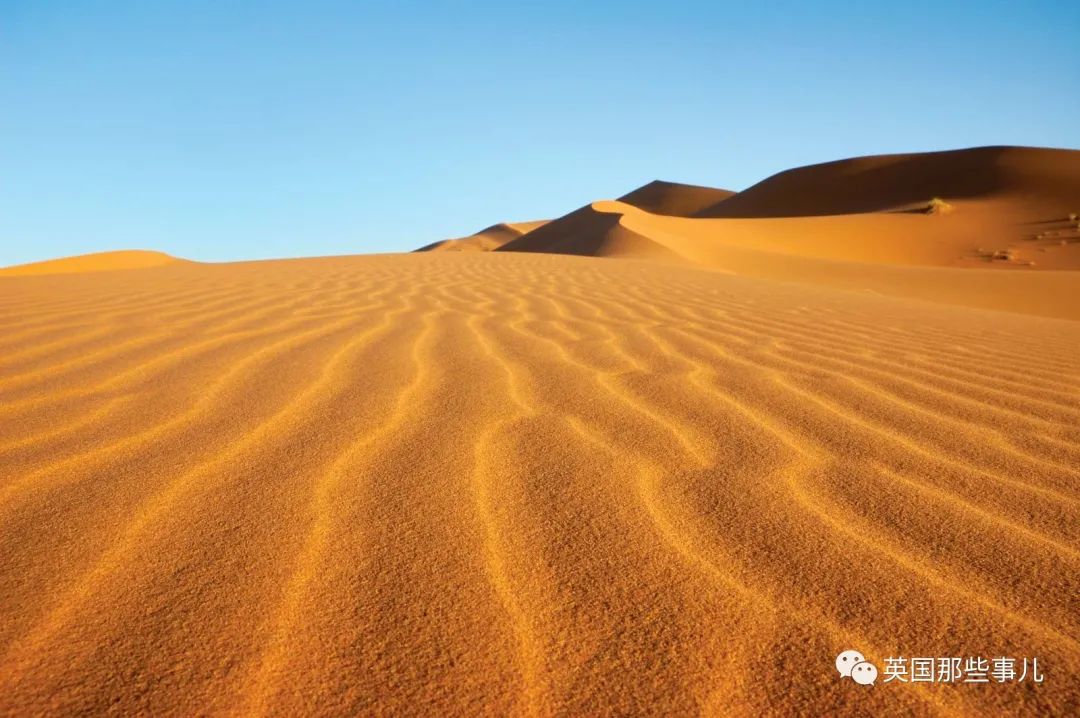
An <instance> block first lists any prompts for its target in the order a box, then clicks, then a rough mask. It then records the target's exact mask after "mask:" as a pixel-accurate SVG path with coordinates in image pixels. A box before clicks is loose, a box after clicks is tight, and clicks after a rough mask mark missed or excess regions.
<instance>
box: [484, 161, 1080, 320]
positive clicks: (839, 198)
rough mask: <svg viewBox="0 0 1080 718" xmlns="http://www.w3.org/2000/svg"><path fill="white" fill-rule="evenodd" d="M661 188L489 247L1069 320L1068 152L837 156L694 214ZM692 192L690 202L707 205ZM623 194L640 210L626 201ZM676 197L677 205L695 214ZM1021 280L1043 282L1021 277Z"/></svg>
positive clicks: (1075, 171)
mask: <svg viewBox="0 0 1080 718" xmlns="http://www.w3.org/2000/svg"><path fill="white" fill-rule="evenodd" d="M671 187H674V188H675V189H674V190H671V191H672V192H675V193H676V195H677V194H678V191H680V188H681V187H683V186H679V185H674V186H672V185H667V184H666V183H653V184H652V185H646V186H645V187H643V188H641V189H639V190H635V192H632V193H630V194H629V195H625V196H624V197H623V198H622V200H620V201H601V202H594V203H592V204H590V205H587V206H585V207H582V208H580V209H578V210H575V211H574V212H571V213H570V214H568V215H565V216H564V217H560V218H558V219H556V220H553V221H552V222H550V223H548V224H546V225H544V226H543V227H541V228H539V229H537V230H534V231H532V232H528V233H526V234H524V235H523V236H521V237H519V238H517V239H513V240H511V241H509V242H506V243H505V244H503V245H501V246H500V247H499V248H498V250H499V251H506V252H514V251H519V252H545V253H559V254H574V255H586V256H598V257H635V258H649V259H663V260H668V261H672V262H680V263H693V264H698V265H701V266H705V267H711V268H714V269H720V270H723V271H725V272H728V273H734V274H741V275H745V276H751V277H757V278H763V279H776V280H782V281H797V282H804V283H809V284H819V285H825V286H830V287H834V288H839V289H846V290H856V291H864V292H873V293H880V294H889V295H893V296H898V297H910V298H919V299H925V300H930V301H939V302H947V303H951V304H959V305H964V306H970V307H980V308H988V309H994V310H1010V311H1017V312H1024V313H1029V314H1038V315H1042V316H1049V317H1062V318H1080V283H1078V282H1077V281H1076V280H1075V276H1076V275H1075V274H1074V272H1075V271H1076V270H1080V223H1078V221H1077V215H1078V213H1080V152H1077V151H1073V150H1049V149H1033V148H1020V147H986V148H976V149H971V150H958V151H952V152H938V153H924V154H915V155H883V156H878V157H863V158H856V159H852V160H843V161H841V162H833V163H828V164H825V165H815V166H812V167H804V168H799V169H795V170H790V171H788V172H783V173H780V174H778V175H776V176H774V177H771V178H769V179H767V180H765V181H763V182H761V183H759V184H757V185H755V186H753V187H751V188H750V189H747V190H745V191H743V192H740V193H738V194H734V195H732V194H730V193H727V192H725V191H724V190H715V192H716V193H719V195H721V196H722V198H721V199H719V200H718V201H716V202H714V203H713V204H711V205H709V206H707V207H704V208H703V209H700V210H697V211H696V212H695V211H688V212H681V213H680V212H675V211H672V207H671V206H664V205H663V204H662V201H661V199H662V198H663V197H664V196H665V195H664V193H665V192H667V191H668V190H670V189H671ZM693 189H694V192H692V193H691V194H690V195H689V197H690V198H697V199H701V198H702V197H705V196H707V194H706V193H696V191H697V190H699V189H702V188H693ZM695 193H696V194H695ZM635 195H636V196H638V197H646V198H649V199H650V201H639V202H637V203H636V204H635V203H634V202H630V201H626V200H627V199H628V198H630V199H633V198H634V197H635ZM658 197H659V198H661V199H657V198H658ZM685 201H686V202H687V204H684V205H683V209H687V208H692V207H693V206H694V205H693V203H692V201H691V199H686V200H685ZM972 269H978V270H992V271H980V272H978V273H975V274H972V273H971V272H970V271H969V270H972ZM999 270H1000V271H999ZM1031 272H1039V273H1041V274H1043V275H1044V276H1042V277H1040V278H1038V279H1031V278H1029V277H1025V276H1022V275H1024V274H1028V273H1031Z"/></svg>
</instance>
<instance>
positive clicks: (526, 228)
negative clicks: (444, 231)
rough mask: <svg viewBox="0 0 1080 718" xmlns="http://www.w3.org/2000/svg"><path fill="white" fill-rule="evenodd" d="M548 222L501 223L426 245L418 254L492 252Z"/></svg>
mask: <svg viewBox="0 0 1080 718" xmlns="http://www.w3.org/2000/svg"><path fill="white" fill-rule="evenodd" d="M547 222H548V220H546V219H541V220H535V221H532V222H514V223H509V222H501V223H499V224H493V225H491V226H490V227H486V228H484V229H482V230H480V231H479V232H477V233H476V234H471V235H469V236H467V237H458V238H456V239H443V240H440V241H438V242H432V243H431V244H428V245H425V246H423V247H421V248H420V249H417V250H416V251H417V252H490V251H492V250H495V249H498V248H499V247H501V246H503V245H504V244H506V243H507V242H510V241H511V240H514V239H517V238H518V237H520V236H522V235H524V234H526V233H528V232H531V231H532V230H534V229H537V228H538V227H543V226H544V225H545V224H547Z"/></svg>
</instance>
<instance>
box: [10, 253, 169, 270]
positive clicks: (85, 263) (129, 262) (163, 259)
mask: <svg viewBox="0 0 1080 718" xmlns="http://www.w3.org/2000/svg"><path fill="white" fill-rule="evenodd" d="M182 261H184V260H181V259H177V258H176V257H171V256H169V255H168V254H165V253H164V252H150V251H146V250H140V249H129V250H122V251H118V252H97V253H95V254H82V255H79V256H77V257H63V258H61V259H47V260H45V261H44V262H31V263H29V264H17V265H15V266H13V267H0V277H23V276H28V275H32V274H72V273H76V272H110V271H114V270H117V269H144V268H146V267H160V266H162V265H165V264H173V263H174V262H182Z"/></svg>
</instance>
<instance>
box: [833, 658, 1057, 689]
mask: <svg viewBox="0 0 1080 718" xmlns="http://www.w3.org/2000/svg"><path fill="white" fill-rule="evenodd" d="M836 670H837V671H838V672H839V673H840V677H841V678H850V679H851V680H853V681H855V682H856V683H858V684H859V685H863V686H872V685H874V684H875V682H876V681H877V677H878V668H877V666H875V665H874V664H873V663H871V662H870V661H868V660H866V656H864V655H863V654H862V653H861V652H859V651H852V650H848V651H844V652H842V653H841V654H840V655H838V656H837V657H836ZM884 674H885V679H884V680H883V681H882V683H892V682H894V681H897V682H899V683H1023V682H1025V681H1030V682H1032V683H1042V682H1043V681H1044V680H1045V679H1046V676H1044V675H1043V673H1042V670H1041V669H1040V666H1039V659H1038V658H1037V657H1034V658H1013V657H1010V656H997V657H995V658H984V657H982V656H968V657H966V658H961V657H958V656H940V657H929V656H921V657H912V658H905V657H903V656H899V657H889V658H886V659H885V670H884Z"/></svg>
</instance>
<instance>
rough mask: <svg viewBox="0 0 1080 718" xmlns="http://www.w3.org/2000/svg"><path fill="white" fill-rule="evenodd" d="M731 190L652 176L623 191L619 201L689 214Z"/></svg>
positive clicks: (648, 209) (673, 213)
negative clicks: (651, 178) (641, 184)
mask: <svg viewBox="0 0 1080 718" xmlns="http://www.w3.org/2000/svg"><path fill="white" fill-rule="evenodd" d="M734 194H735V193H734V192H732V191H731V190H726V189H715V188H713V187H701V186H698V185H692V184H678V183H677V182H664V181H663V180H654V181H652V182H650V183H649V184H647V185H643V186H641V187H638V188H637V189H636V190H634V191H633V192H629V193H627V194H624V195H623V196H622V197H619V201H620V202H625V203H626V204H630V205H633V206H635V207H637V208H638V209H643V210H645V211H646V212H652V213H653V214H663V215H668V216H672V217H692V216H693V215H695V214H697V213H698V212H700V211H702V210H704V209H707V208H709V207H712V206H713V205H715V204H716V203H717V202H720V201H721V200H724V199H727V198H728V197H731V196H732V195H734Z"/></svg>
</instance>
